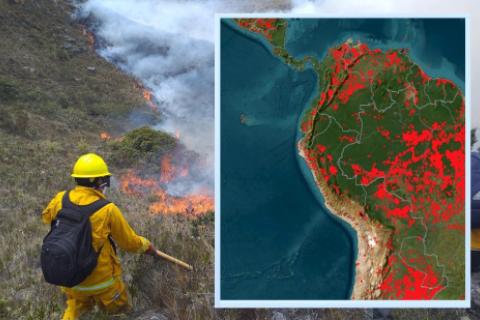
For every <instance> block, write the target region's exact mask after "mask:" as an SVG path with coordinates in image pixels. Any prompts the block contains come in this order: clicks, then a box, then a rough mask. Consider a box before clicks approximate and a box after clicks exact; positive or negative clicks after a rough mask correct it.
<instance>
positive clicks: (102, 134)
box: [100, 131, 112, 141]
mask: <svg viewBox="0 0 480 320" xmlns="http://www.w3.org/2000/svg"><path fill="white" fill-rule="evenodd" d="M111 138H112V136H111V135H110V134H109V133H108V132H106V131H102V132H100V139H102V140H103V141H108V140H110V139H111Z"/></svg>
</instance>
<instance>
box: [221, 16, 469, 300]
mask: <svg viewBox="0 0 480 320" xmlns="http://www.w3.org/2000/svg"><path fill="white" fill-rule="evenodd" d="M463 23H464V22H463V20H458V19H456V20H454V19H452V20H451V21H449V23H445V20H443V21H440V20H435V19H426V20H425V19H424V20H422V23H420V22H418V21H415V20H405V19H402V20H401V21H396V20H395V21H393V22H392V21H391V20H388V19H361V20H359V19H356V20H344V19H323V20H318V19H302V20H300V19H293V20H289V29H288V32H287V43H286V48H287V49H288V50H289V51H290V53H291V54H293V55H294V56H296V57H302V56H305V55H316V56H318V57H319V58H321V57H323V56H324V55H325V54H326V52H327V50H328V48H330V47H332V46H335V45H336V44H340V43H341V42H343V41H345V40H346V39H349V38H352V39H353V40H360V41H362V42H366V43H367V44H368V45H369V46H370V47H379V48H382V49H386V48H397V47H407V45H408V48H409V49H410V50H411V55H412V57H413V59H414V60H415V62H417V63H418V64H420V66H421V67H422V68H424V69H425V71H426V72H427V73H429V74H430V75H433V76H434V77H439V76H442V77H446V78H450V79H452V80H453V81H454V82H456V83H457V84H458V85H459V86H460V87H462V88H463V87H464V82H463V78H464V74H462V73H461V72H462V71H461V70H463V67H464V64H465V58H464V51H463V48H464V47H465V46H464V42H463V41H464V40H462V39H464V31H463V30H464V24H463ZM439 30H440V31H441V32H445V33H447V35H448V36H446V37H447V38H448V39H449V41H445V38H443V37H438V35H437V33H438V32H439ZM456 32H458V35H456V36H455V34H456ZM444 36H445V34H444ZM452 37H453V38H452ZM462 37H463V38H462ZM451 38H452V39H451ZM450 40H451V41H450ZM425 41H428V46H427V45H426V43H425ZM415 45H417V46H418V47H417V48H416V47H415ZM452 46H458V47H457V48H459V49H458V50H453V49H452ZM427 48H428V49H427ZM220 50H221V56H220V61H221V64H220V77H221V84H220V88H221V90H220V99H221V102H220V103H221V109H220V112H221V129H220V131H221V135H220V139H221V153H220V157H221V168H220V174H221V175H220V176H221V181H220V182H221V186H220V188H221V197H220V203H221V207H220V216H221V218H220V220H221V224H220V229H221V240H220V241H221V251H220V253H221V270H220V277H221V287H220V297H221V299H223V300H323V299H329V300H336V299H349V297H350V295H351V293H352V287H353V283H354V275H355V260H356V254H357V251H356V246H357V243H356V241H357V240H356V232H355V231H354V230H353V229H352V228H351V227H350V226H349V225H348V224H346V223H345V222H343V221H341V220H340V219H338V218H336V217H335V216H333V215H332V214H331V213H329V211H328V210H327V209H326V208H325V206H324V204H323V198H322V196H321V194H320V192H319V191H318V190H317V188H316V186H315V184H314V181H313V177H312V175H311V173H310V172H309V170H308V168H307V167H306V165H305V162H304V161H303V159H302V158H301V157H300V156H299V155H298V150H297V146H296V143H297V141H298V139H299V138H300V132H299V122H300V118H301V115H302V112H304V110H305V109H306V108H307V107H308V106H309V104H310V103H311V101H312V99H314V97H315V96H316V95H317V94H318V88H317V87H316V83H317V78H316V75H315V73H314V72H313V70H311V69H306V70H305V71H303V72H297V71H294V70H292V69H291V68H289V67H288V66H287V65H286V64H284V63H283V62H282V61H281V60H280V59H278V58H276V57H275V56H274V55H273V54H272V52H271V48H270V47H269V44H268V43H266V42H265V41H264V40H263V39H261V38H260V37H258V36H257V35H253V36H252V35H247V34H246V32H244V31H241V30H239V29H238V28H236V27H235V26H234V24H233V23H232V21H231V20H228V21H225V20H224V21H222V23H221V42H220ZM439 57H440V58H439ZM441 58H442V59H441ZM459 70H460V71H459Z"/></svg>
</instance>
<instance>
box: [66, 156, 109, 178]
mask: <svg viewBox="0 0 480 320" xmlns="http://www.w3.org/2000/svg"><path fill="white" fill-rule="evenodd" d="M111 175H112V174H111V173H110V172H109V171H108V167H107V164H106V163H105V161H104V160H103V159H102V157H100V156H99V155H96V154H95V153H87V154H84V155H82V156H81V157H80V158H78V160H77V162H75V166H74V167H73V172H72V177H74V178H97V177H105V176H111Z"/></svg>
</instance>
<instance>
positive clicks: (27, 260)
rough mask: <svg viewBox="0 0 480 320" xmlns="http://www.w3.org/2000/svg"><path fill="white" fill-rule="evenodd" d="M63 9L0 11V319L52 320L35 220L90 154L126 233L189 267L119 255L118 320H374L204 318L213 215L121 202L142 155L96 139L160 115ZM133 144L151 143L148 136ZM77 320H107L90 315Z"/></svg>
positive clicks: (292, 313) (450, 315)
mask: <svg viewBox="0 0 480 320" xmlns="http://www.w3.org/2000/svg"><path fill="white" fill-rule="evenodd" d="M74 10H75V8H74V6H73V5H72V4H71V3H70V2H69V1H66V0H54V1H53V0H0V39H1V42H0V146H1V147H0V177H1V180H2V183H1V185H0V204H1V205H0V217H1V219H0V283H1V284H2V285H1V286H0V319H58V318H59V317H60V315H61V314H62V312H63V309H64V307H65V302H64V296H63V294H62V293H61V292H60V290H59V289H57V288H55V287H53V286H51V285H48V284H46V283H45V282H44V280H43V277H42V274H41V270H40V265H39V254H40V250H39V249H40V245H41V241H42V238H43V236H44V235H45V234H46V233H47V232H48V230H49V227H48V226H45V225H42V223H41V220H40V213H41V211H42V209H43V208H44V206H45V205H46V204H47V203H48V201H49V200H50V199H51V197H53V196H54V195H55V193H56V192H58V191H60V190H64V189H66V188H69V187H72V186H73V182H72V180H71V178H70V176H69V174H70V170H71V168H72V165H73V163H74V161H75V160H76V158H77V157H78V156H79V155H80V154H82V153H85V152H90V151H91V152H97V153H99V154H101V155H103V156H105V157H106V158H107V160H109V163H111V164H112V165H111V168H110V169H111V171H112V172H113V173H114V176H115V177H116V179H114V181H113V186H112V190H109V193H108V197H109V199H111V200H112V201H113V202H115V203H117V204H118V206H119V207H120V208H121V209H122V211H123V212H124V214H125V216H126V218H127V220H128V221H129V222H130V224H131V225H132V226H133V227H134V229H135V230H136V231H137V232H138V233H139V234H142V235H144V236H146V237H147V238H149V239H151V240H152V241H153V242H154V243H155V244H156V245H157V246H158V248H160V249H162V250H164V251H165V252H168V253H170V254H172V255H175V256H177V257H179V258H181V259H183V260H185V261H188V262H189V263H191V264H193V265H194V266H195V271H194V272H192V273H191V274H187V273H185V272H184V271H182V270H180V269H177V268H175V267H172V266H171V265H169V264H167V263H165V262H163V261H159V260H153V258H151V257H147V256H140V255H129V254H123V253H121V254H120V256H121V259H122V266H123V268H124V271H125V272H124V279H125V281H126V283H127V285H128V287H129V292H130V295H131V298H132V302H133V306H134V312H133V313H132V314H131V315H130V316H128V317H125V319H151V320H153V319H198V320H204V319H226V320H229V319H231V320H233V319H242V320H243V319H246V320H248V319H274V320H282V319H285V320H287V319H305V320H306V319H311V320H314V319H373V315H372V314H373V312H372V311H363V310H360V311H359V310H347V311H339V310H320V311H319V310H289V311H286V310H253V309H249V310H217V311H216V310H215V309H214V308H213V252H214V248H213V239H214V238H213V213H212V212H210V213H209V214H206V215H203V216H201V217H200V218H189V217H186V216H184V215H162V214H156V215H154V214H151V212H150V211H149V206H150V203H151V202H152V201H157V200H158V199H156V198H155V195H153V194H152V193H151V192H149V191H148V190H147V191H145V192H143V193H140V194H139V193H132V194H128V193H124V192H122V190H121V188H120V184H119V181H118V178H119V177H120V175H121V174H122V173H125V172H128V170H129V169H132V168H138V167H139V166H144V165H145V163H149V162H150V161H152V159H151V158H150V157H151V156H152V154H147V153H145V150H144V149H141V148H136V147H135V146H136V144H134V143H132V146H133V147H132V148H133V149H128V148H129V145H120V147H119V145H118V141H109V140H108V139H106V138H102V137H101V134H102V133H104V132H108V134H110V135H112V136H113V137H121V136H125V135H127V136H128V137H137V136H135V134H134V135H132V132H133V131H132V130H134V129H136V128H137V127H139V126H143V125H147V124H149V123H152V124H153V123H155V121H158V119H160V118H161V114H159V113H158V112H156V111H152V109H151V108H150V106H149V103H148V101H146V100H145V98H144V95H143V92H142V88H141V85H139V83H138V81H137V80H136V79H134V78H133V77H131V76H129V75H126V74H124V73H122V72H121V71H119V70H118V69H117V68H115V66H114V65H112V64H110V63H108V62H107V61H105V60H104V59H102V58H101V57H99V56H98V55H97V54H96V53H95V41H94V39H93V38H92V35H91V34H90V33H89V32H88V31H87V29H86V27H85V26H82V25H81V24H80V23H79V22H78V21H75V20H74V19H73V18H72V17H73V13H74ZM132 118H134V119H137V120H138V119H141V121H132ZM138 132H139V131H136V134H138ZM129 133H130V135H129ZM140 134H142V139H147V138H146V137H145V136H144V135H143V134H148V135H149V137H152V135H151V132H150V131H148V130H144V129H143V131H140ZM151 139H153V140H154V143H157V144H159V145H158V148H157V149H155V148H154V150H155V152H163V151H162V150H163V147H166V146H165V145H166V144H167V143H168V144H172V142H171V137H170V138H167V137H166V136H161V137H160V136H159V137H157V138H155V135H153V138H151ZM136 141H137V140H136ZM144 141H145V140H144ZM155 141H156V142H155ZM126 148H127V149H126ZM125 150H127V152H129V150H130V151H131V150H133V151H134V152H136V153H135V154H134V156H133V157H132V159H133V160H132V159H130V160H131V161H119V158H118V157H123V155H124V154H123V153H122V152H126V151H125ZM142 157H143V158H142ZM115 160H116V161H115ZM122 160H123V158H122ZM157 169H158V168H157ZM152 170H153V169H152ZM392 314H393V316H394V319H425V318H430V319H461V317H462V316H463V317H468V316H470V317H471V319H476V318H475V314H474V312H473V311H472V312H468V313H467V312H465V311H459V310H455V311H441V310H440V311H431V310H420V311H402V310H397V311H392ZM117 318H118V317H116V319H117ZM85 319H108V317H106V316H104V315H103V314H101V313H99V312H96V313H92V314H90V315H88V316H87V317H85ZM375 319H377V318H375ZM462 319H468V318H462Z"/></svg>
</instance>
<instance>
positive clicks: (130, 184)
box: [120, 170, 156, 195]
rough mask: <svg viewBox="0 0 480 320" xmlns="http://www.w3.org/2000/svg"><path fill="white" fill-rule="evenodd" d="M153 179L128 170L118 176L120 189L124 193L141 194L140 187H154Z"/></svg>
mask: <svg viewBox="0 0 480 320" xmlns="http://www.w3.org/2000/svg"><path fill="white" fill-rule="evenodd" d="M155 185H156V183H155V180H154V179H144V178H140V177H139V176H137V175H136V174H135V173H133V171H132V170H129V171H128V172H127V173H126V174H124V175H123V176H122V177H121V178H120V190H122V192H124V193H126V194H131V195H133V194H136V195H139V194H141V192H140V191H141V189H151V188H153V187H155Z"/></svg>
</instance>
